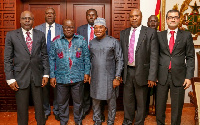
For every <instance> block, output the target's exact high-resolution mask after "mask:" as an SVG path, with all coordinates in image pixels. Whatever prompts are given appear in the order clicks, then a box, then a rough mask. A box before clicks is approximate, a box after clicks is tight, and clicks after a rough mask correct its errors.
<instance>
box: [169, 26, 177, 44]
mask: <svg viewBox="0 0 200 125" xmlns="http://www.w3.org/2000/svg"><path fill="white" fill-rule="evenodd" d="M170 31H175V32H174V43H175V41H176V36H177V32H178V28H176V29H175V30H170V29H167V41H168V45H169V41H170V38H171V33H170Z"/></svg>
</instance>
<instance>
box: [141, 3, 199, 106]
mask: <svg viewBox="0 0 200 125" xmlns="http://www.w3.org/2000/svg"><path fill="white" fill-rule="evenodd" d="M183 1H184V0H166V4H165V5H166V7H165V12H167V11H168V10H170V9H172V8H173V6H174V5H176V4H178V9H179V10H180V7H181V5H182V3H183ZM156 2H157V0H148V1H147V0H140V10H141V11H142V14H143V21H142V24H143V25H145V26H146V25H147V20H148V17H149V16H150V15H154V14H155V8H156ZM194 2H195V0H192V1H191V2H190V4H189V5H194ZM196 2H197V5H198V6H199V5H200V2H199V1H196ZM191 11H192V9H191V8H190V7H188V10H186V11H185V12H187V13H191ZM165 29H167V24H166V23H165ZM197 42H199V45H200V36H199V37H198V39H197V40H194V43H195V44H197ZM198 51H200V48H198V49H197V48H196V49H195V72H194V75H195V77H196V76H197V59H196V52H198ZM189 91H192V87H190V88H188V89H187V90H186V91H185V101H184V102H185V103H190V98H189V96H188V92H189ZM167 103H171V100H170V98H169V99H168V101H167Z"/></svg>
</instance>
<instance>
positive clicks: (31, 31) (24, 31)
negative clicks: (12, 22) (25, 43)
mask: <svg viewBox="0 0 200 125" xmlns="http://www.w3.org/2000/svg"><path fill="white" fill-rule="evenodd" d="M22 32H23V34H26V32H27V31H26V30H25V29H23V28H22ZM28 32H30V34H31V35H32V34H33V28H31V29H30V30H29V31H28Z"/></svg>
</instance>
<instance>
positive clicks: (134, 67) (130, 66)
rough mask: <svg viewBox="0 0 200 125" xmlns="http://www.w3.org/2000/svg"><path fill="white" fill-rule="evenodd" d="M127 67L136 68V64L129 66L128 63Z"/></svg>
mask: <svg viewBox="0 0 200 125" xmlns="http://www.w3.org/2000/svg"><path fill="white" fill-rule="evenodd" d="M127 67H128V68H135V66H129V65H127Z"/></svg>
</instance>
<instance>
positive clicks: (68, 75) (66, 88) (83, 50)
mask: <svg viewBox="0 0 200 125" xmlns="http://www.w3.org/2000/svg"><path fill="white" fill-rule="evenodd" d="M74 31H75V24H74V21H72V20H68V19H66V20H64V21H63V34H61V35H60V36H57V37H55V38H54V39H53V42H52V43H51V47H50V51H49V64H50V78H51V79H50V83H51V86H53V87H55V85H57V102H58V106H59V112H60V125H66V124H67V123H68V120H69V97H70V93H71V95H72V99H73V107H74V109H73V111H74V121H75V125H82V115H83V110H82V100H83V99H82V98H83V90H84V87H83V83H86V82H88V80H89V73H90V53H89V49H88V44H87V42H86V41H85V39H84V38H83V36H81V35H77V34H75V33H74ZM55 65H56V68H55Z"/></svg>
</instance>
